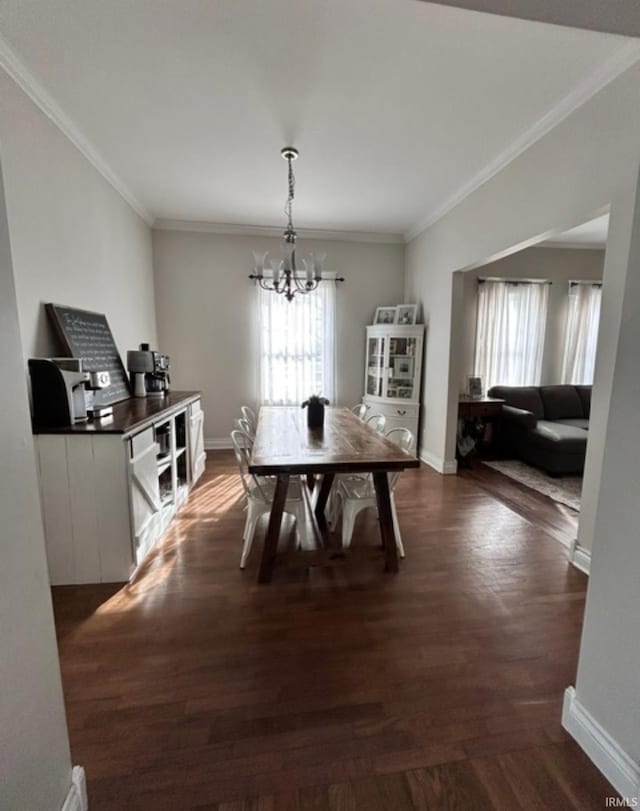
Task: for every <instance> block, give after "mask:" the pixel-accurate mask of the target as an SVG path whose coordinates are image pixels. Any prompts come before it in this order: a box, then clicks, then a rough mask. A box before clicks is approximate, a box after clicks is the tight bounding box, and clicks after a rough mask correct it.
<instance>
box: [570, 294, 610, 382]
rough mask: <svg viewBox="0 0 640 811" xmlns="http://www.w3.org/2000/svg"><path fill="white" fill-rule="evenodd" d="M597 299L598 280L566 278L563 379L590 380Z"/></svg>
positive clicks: (594, 348) (596, 327) (596, 339)
mask: <svg viewBox="0 0 640 811" xmlns="http://www.w3.org/2000/svg"><path fill="white" fill-rule="evenodd" d="M601 301H602V285H601V284H591V283H584V282H580V283H578V282H570V284H569V310H568V314H567V331H566V334H565V339H564V359H563V363H562V382H563V383H574V384H590V383H593V371H594V369H595V365H596V347H597V345H598V328H599V326H600V304H601Z"/></svg>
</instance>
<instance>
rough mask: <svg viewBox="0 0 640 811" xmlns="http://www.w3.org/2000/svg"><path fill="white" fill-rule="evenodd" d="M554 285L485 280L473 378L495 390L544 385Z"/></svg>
mask: <svg viewBox="0 0 640 811" xmlns="http://www.w3.org/2000/svg"><path fill="white" fill-rule="evenodd" d="M548 298H549V285H548V284H547V283H546V282H512V281H505V280H499V279H487V280H486V281H483V280H481V281H480V282H479V287H478V320H477V326H476V353H475V370H474V374H475V375H479V376H480V377H482V381H483V385H484V387H485V389H490V388H491V386H496V385H502V386H533V385H538V384H539V383H540V373H541V370H542V351H543V347H544V331H545V324H546V320H547V301H548Z"/></svg>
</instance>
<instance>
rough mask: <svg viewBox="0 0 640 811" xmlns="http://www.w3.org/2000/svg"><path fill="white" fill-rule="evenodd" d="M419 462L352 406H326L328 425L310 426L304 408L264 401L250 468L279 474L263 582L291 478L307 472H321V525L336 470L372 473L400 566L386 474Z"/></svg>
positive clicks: (389, 554)
mask: <svg viewBox="0 0 640 811" xmlns="http://www.w3.org/2000/svg"><path fill="white" fill-rule="evenodd" d="M419 465H420V463H419V462H418V460H417V459H416V457H415V456H412V455H411V454H410V453H407V452H406V451H404V450H402V449H401V448H399V447H398V446H397V445H395V444H394V443H393V442H391V441H390V440H388V439H386V438H385V437H384V436H382V435H381V434H379V433H378V432H377V431H374V430H373V429H372V428H371V427H369V426H368V425H367V424H366V423H364V422H363V421H362V420H360V419H359V418H358V417H356V415H355V414H354V413H353V412H352V411H350V410H349V409H348V408H327V409H326V410H325V421H324V427H323V428H321V429H309V428H308V427H307V413H306V411H305V410H303V409H301V408H296V407H282V406H263V407H262V408H261V409H260V413H259V416H258V427H257V430H256V436H255V440H254V444H253V452H252V454H251V459H250V461H249V472H250V473H252V474H254V475H258V476H276V477H277V479H276V485H275V489H274V494H273V502H272V506H271V515H270V517H269V526H268V528H267V535H266V538H265V543H264V548H263V551H262V562H261V564H260V571H259V574H258V582H259V583H268V582H270V581H271V577H272V572H273V566H274V562H275V558H276V554H277V550H278V539H279V537H280V526H281V524H282V513H283V509H284V505H285V501H286V498H287V489H288V487H289V479H290V477H291V476H293V475H302V476H305V475H306V476H307V477H308V479H309V481H314V480H315V475H316V474H321V475H322V481H321V484H320V487H319V490H318V492H317V497H316V503H315V508H314V513H315V517H316V520H317V522H318V524H319V526H320V527H321V528H324V527H326V520H325V516H324V510H325V507H326V505H327V500H328V498H329V493H330V492H331V486H332V484H333V480H334V477H335V475H336V473H372V474H373V483H374V487H375V492H376V501H377V506H378V518H379V522H380V535H381V540H382V545H383V548H384V552H385V558H386V567H385V568H386V571H389V572H397V571H398V550H397V547H396V539H395V533H394V530H393V520H392V516H391V500H390V494H389V481H388V478H387V474H388V473H389V472H395V471H401V470H404V469H405V468H411V467H419Z"/></svg>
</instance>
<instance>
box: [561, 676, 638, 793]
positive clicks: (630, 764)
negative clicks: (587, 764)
mask: <svg viewBox="0 0 640 811" xmlns="http://www.w3.org/2000/svg"><path fill="white" fill-rule="evenodd" d="M562 726H563V727H564V728H565V729H566V730H567V732H568V733H569V735H571V737H572V738H573V739H574V740H575V741H576V743H577V744H578V745H579V746H580V747H581V748H582V749H583V750H584V752H585V753H586V754H587V756H588V757H589V759H590V760H591V761H592V762H593V763H594V764H595V765H596V766H597V767H598V769H600V771H601V772H602V774H603V775H604V776H605V777H606V778H607V780H608V781H609V782H610V783H611V785H612V786H613V787H614V788H615V790H616V791H617V792H618V793H619V794H620V795H621V796H622V797H623V798H626V799H627V800H632V799H635V805H638V804H640V765H639V764H638V763H636V762H635V761H634V760H633V759H632V758H630V757H629V755H628V754H627V753H626V752H625V751H624V749H623V748H622V747H621V746H620V744H619V743H618V742H617V741H616V740H614V739H613V738H612V737H611V735H609V733H608V732H607V731H606V730H605V729H604V728H603V727H602V726H600V724H599V723H598V722H597V721H596V720H595V718H594V717H593V716H592V715H591V714H590V713H589V712H588V711H587V710H586V709H585V708H584V707H583V706H582V704H580V702H579V701H578V699H577V697H576V691H575V689H574V688H573V687H567V689H566V690H565V692H564V701H563V704H562Z"/></svg>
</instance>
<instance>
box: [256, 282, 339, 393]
mask: <svg viewBox="0 0 640 811" xmlns="http://www.w3.org/2000/svg"><path fill="white" fill-rule="evenodd" d="M258 306H259V314H260V402H261V403H262V404H263V405H300V403H302V402H303V400H306V399H307V397H309V395H310V394H322V395H323V396H324V397H327V398H328V399H329V400H330V401H331V403H333V402H334V400H335V395H336V392H335V388H336V387H335V309H336V290H335V284H333V283H332V282H330V281H326V282H323V283H322V284H321V285H320V286H319V287H318V289H317V290H314V291H313V292H312V293H308V294H306V295H298V296H296V297H295V298H294V299H293V301H287V300H286V299H285V298H284V296H281V295H277V294H275V293H270V292H268V291H266V290H262V289H261V288H258Z"/></svg>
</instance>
